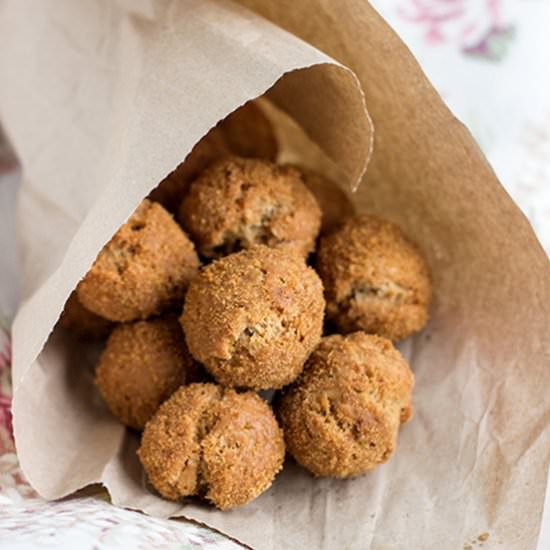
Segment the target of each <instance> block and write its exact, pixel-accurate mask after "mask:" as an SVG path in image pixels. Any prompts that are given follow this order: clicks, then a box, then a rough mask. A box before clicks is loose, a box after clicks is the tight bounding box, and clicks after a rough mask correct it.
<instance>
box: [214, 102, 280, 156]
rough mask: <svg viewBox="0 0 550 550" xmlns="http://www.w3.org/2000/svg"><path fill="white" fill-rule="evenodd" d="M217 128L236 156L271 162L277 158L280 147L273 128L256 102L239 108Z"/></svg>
mask: <svg viewBox="0 0 550 550" xmlns="http://www.w3.org/2000/svg"><path fill="white" fill-rule="evenodd" d="M217 127H218V128H219V129H220V131H221V133H222V135H223V138H224V140H225V143H226V144H227V147H228V148H229V150H230V151H231V152H232V153H233V154H234V155H237V156H239V157H246V158H258V159H265V160H271V161H274V160H275V159H276V158H277V153H278V150H279V147H278V144H277V139H276V138H275V132H274V131H273V126H272V125H271V122H269V120H268V119H267V117H266V116H265V115H264V113H263V112H262V110H261V108H260V107H258V106H257V105H256V104H255V103H254V101H248V102H247V103H245V104H244V105H243V106H242V107H239V108H238V109H237V110H236V111H234V112H233V113H231V114H230V115H228V116H227V117H226V118H225V119H223V120H222V121H221V122H219V123H218V126H217Z"/></svg>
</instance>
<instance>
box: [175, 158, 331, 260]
mask: <svg viewBox="0 0 550 550" xmlns="http://www.w3.org/2000/svg"><path fill="white" fill-rule="evenodd" d="M179 221H180V223H181V224H182V226H183V227H184V228H185V229H186V230H187V231H188V232H189V234H190V235H191V237H192V238H193V240H194V241H195V243H196V244H197V248H198V249H199V251H200V253H201V254H202V255H204V256H206V257H209V258H211V257H218V256H220V255H224V254H228V253H231V252H234V251H236V250H239V249H241V248H249V247H250V246H253V245H254V244H265V245H267V246H271V247H279V248H284V249H285V250H288V251H293V252H296V253H298V254H300V255H302V256H307V254H309V252H311V251H312V250H313V248H314V246H315V239H316V238H317V235H318V233H319V228H320V224H321V211H320V209H319V205H318V204H317V201H316V200H315V197H314V196H313V194H312V193H311V192H310V191H309V190H308V189H307V187H306V186H305V185H304V183H303V182H302V176H301V173H300V172H299V171H298V170H297V169H296V168H293V167H291V166H278V165H276V164H273V163H270V162H267V161H262V160H256V159H243V158H238V157H235V158H229V159H225V160H222V161H219V162H217V163H215V164H214V165H212V166H211V167H210V168H209V169H208V170H206V171H205V172H203V174H202V175H201V176H200V177H199V178H198V179H197V180H196V181H195V182H193V184H192V185H191V189H190V191H189V193H188V194H187V196H186V197H185V199H184V200H183V202H182V204H181V208H180V211H179Z"/></svg>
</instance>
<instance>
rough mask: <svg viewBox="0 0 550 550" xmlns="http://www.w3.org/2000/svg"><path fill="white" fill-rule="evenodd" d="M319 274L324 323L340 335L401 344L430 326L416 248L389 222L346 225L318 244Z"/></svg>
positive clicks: (361, 219) (427, 286)
mask: <svg viewBox="0 0 550 550" xmlns="http://www.w3.org/2000/svg"><path fill="white" fill-rule="evenodd" d="M317 271H318V273H319V275H320V276H321V279H322V280H323V283H324V285H325V297H326V300H327V318H328V319H329V320H331V321H333V322H335V323H336V325H337V326H338V328H339V329H340V330H341V331H342V332H346V333H347V332H353V331H355V330H364V331H365V332H369V333H373V334H379V335H380V336H385V337H387V338H390V339H391V340H400V339H401V338H405V337H407V336H409V335H410V334H412V333H414V332H416V331H418V330H420V329H422V328H423V327H424V325H425V324H426V322H427V320H428V306H429V303H430V298H431V281H430V275H429V271H428V267H427V265H426V262H425V260H424V258H423V257H422V254H421V253H420V251H419V250H418V248H417V247H416V246H415V245H414V244H413V243H411V242H410V241H409V240H407V238H406V237H405V236H404V235H403V234H402V233H401V231H400V229H399V228H398V227H397V226H396V225H393V224H391V223H389V222H385V221H382V220H379V219H377V218H374V217H370V216H364V215H363V216H357V217H355V218H351V219H350V220H348V221H347V222H346V223H345V224H344V225H343V226H342V227H341V228H340V229H339V230H338V231H336V232H335V233H333V234H332V235H329V236H327V237H324V238H322V239H321V242H320V244H319V249H318V251H317Z"/></svg>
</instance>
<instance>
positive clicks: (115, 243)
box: [77, 199, 199, 321]
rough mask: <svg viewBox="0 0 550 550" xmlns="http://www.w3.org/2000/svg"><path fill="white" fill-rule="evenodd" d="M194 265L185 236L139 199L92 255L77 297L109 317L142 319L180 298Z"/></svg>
mask: <svg viewBox="0 0 550 550" xmlns="http://www.w3.org/2000/svg"><path fill="white" fill-rule="evenodd" d="M198 267H199V259H198V256H197V253H196V252H195V248H194V246H193V243H192V242H191V241H190V240H189V238H188V237H187V235H186V234H185V233H184V232H183V231H182V230H181V228H180V227H179V226H178V224H177V223H176V222H175V221H174V220H173V219H172V217H171V216H170V214H169V213H168V212H167V211H166V210H165V209H164V208H163V207H162V206H161V205H160V204H157V203H155V202H151V201H149V200H147V199H145V200H144V201H143V202H142V203H141V205H140V206H139V207H138V208H137V210H136V211H135V212H134V214H132V216H131V217H130V219H129V220H128V221H127V222H126V223H125V224H124V225H123V226H122V227H121V228H120V229H119V230H118V231H117V232H116V233H115V235H114V237H113V238H112V239H111V240H110V241H109V242H108V243H107V244H106V245H105V246H104V247H103V249H102V250H101V252H100V253H99V254H98V256H97V258H96V260H95V262H94V264H93V265H92V267H91V269H90V271H89V272H88V273H87V274H86V276H85V277H84V278H83V279H82V281H80V283H79V284H78V286H77V293H78V299H79V300H80V302H81V303H82V305H84V307H86V308H87V309H89V310H90V311H93V312H94V313H96V314H97V315H100V316H102V317H105V318H106V319H110V320H111V321H134V320H137V319H147V318H148V317H151V316H153V315H158V314H160V313H162V312H163V311H164V310H166V309H168V308H170V307H173V306H174V305H177V304H180V303H181V302H182V301H183V297H184V294H185V291H186V289H187V286H188V285H189V282H190V281H191V279H192V278H193V277H194V276H195V275H196V273H197V270H198Z"/></svg>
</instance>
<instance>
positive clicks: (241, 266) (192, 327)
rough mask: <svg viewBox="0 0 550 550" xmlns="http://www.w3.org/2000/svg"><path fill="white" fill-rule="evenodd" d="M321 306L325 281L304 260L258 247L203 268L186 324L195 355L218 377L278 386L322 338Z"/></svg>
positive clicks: (195, 283)
mask: <svg viewBox="0 0 550 550" xmlns="http://www.w3.org/2000/svg"><path fill="white" fill-rule="evenodd" d="M324 305H325V304H324V299H323V287H322V284H321V281H320V279H319V277H318V276H317V274H316V273H315V271H313V269H311V268H309V267H307V266H306V265H305V263H304V261H303V260H302V259H301V258H299V257H297V256H294V255H290V254H286V253H285V252H283V251H281V250H277V249H271V248H268V247H266V246H256V247H253V248H251V249H248V250H243V251H241V252H238V253H236V254H231V255H230V256H226V257H224V258H222V259H220V260H217V261H215V262H213V263H212V264H210V265H208V266H207V267H206V268H204V269H203V271H202V272H201V273H200V274H199V275H198V276H197V278H196V279H194V280H193V282H192V283H191V285H190V287H189V291H188V293H187V297H186V301H185V305H184V309H183V315H182V317H181V323H182V326H183V329H184V332H185V336H186V339H187V345H188V346H189V350H190V351H191V353H192V355H193V356H194V357H195V358H196V359H197V360H198V361H200V362H201V363H203V364H204V365H205V366H206V369H207V370H208V371H209V372H210V373H211V374H212V375H213V376H214V377H215V378H216V380H217V381H218V382H219V383H221V384H223V385H225V386H232V387H248V388H254V389H268V388H279V387H282V386H284V385H286V384H288V383H290V382H292V381H293V380H294V379H295V378H296V377H297V376H298V374H299V373H300V372H301V370H302V368H303V365H304V362H305V360H306V359H307V357H308V355H309V354H310V352H311V351H312V350H313V348H314V347H315V346H316V345H317V343H318V342H319V339H320V338H321V334H322V324H323V310H324Z"/></svg>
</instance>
